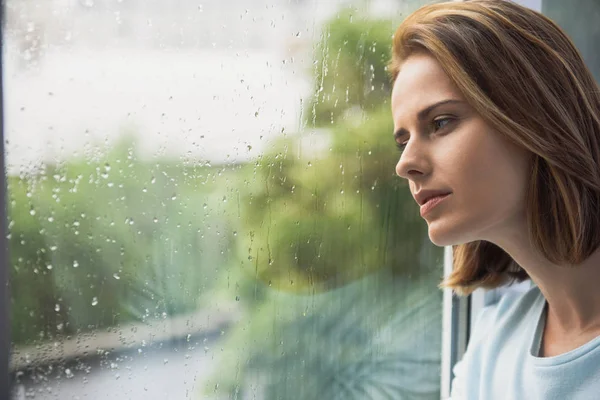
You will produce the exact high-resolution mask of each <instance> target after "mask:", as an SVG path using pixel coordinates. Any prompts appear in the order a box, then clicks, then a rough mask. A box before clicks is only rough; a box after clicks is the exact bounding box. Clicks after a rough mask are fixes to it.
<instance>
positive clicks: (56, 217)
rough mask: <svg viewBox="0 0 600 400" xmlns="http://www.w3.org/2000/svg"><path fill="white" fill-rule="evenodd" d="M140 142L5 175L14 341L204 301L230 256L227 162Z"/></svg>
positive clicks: (192, 306) (168, 312)
mask: <svg viewBox="0 0 600 400" xmlns="http://www.w3.org/2000/svg"><path fill="white" fill-rule="evenodd" d="M134 148H135V143H133V142H132V141H131V140H129V139H124V140H123V142H121V143H120V144H119V145H117V146H116V147H115V149H114V150H113V151H111V152H110V153H109V154H107V155H106V157H104V158H101V159H97V160H91V161H90V160H72V161H69V162H68V163H66V164H64V165H54V166H51V165H48V166H46V167H45V168H44V169H43V170H42V171H41V172H40V173H39V174H36V175H35V176H21V177H9V178H8V195H9V209H8V214H9V233H10V235H9V239H10V241H9V246H10V257H11V293H12V295H11V306H12V333H13V342H14V343H15V344H22V343H28V342H31V341H34V340H36V339H38V340H45V339H48V338H52V337H55V336H59V335H69V334H73V333H78V332H85V331H90V330H93V329H97V328H101V327H108V326H114V325H118V324H121V323H124V322H129V321H136V320H137V321H145V320H149V319H153V318H165V317H167V316H171V315H175V314H181V313H186V312H190V311H193V310H196V309H197V308H198V304H199V302H200V301H201V297H202V295H203V294H206V293H207V292H208V291H209V290H210V289H211V287H212V286H213V285H214V283H215V279H216V277H217V276H218V270H217V266H223V267H224V266H226V265H227V264H228V263H229V262H230V261H229V259H230V255H231V251H230V249H231V248H232V247H234V246H232V244H231V242H232V240H233V236H232V235H233V234H232V232H231V230H230V229H229V225H228V223H227V221H226V218H225V217H224V216H223V211H222V209H223V206H222V200H221V199H220V198H218V197H217V196H216V194H215V193H214V192H213V191H212V190H213V189H214V186H215V178H214V177H215V176H217V174H220V173H221V172H220V171H219V169H220V168H214V167H210V168H209V167H201V166H198V167H184V166H181V165H169V164H166V163H163V164H149V163H144V162H141V161H139V160H138V159H137V158H136V156H135V154H134V150H133V149H134ZM221 196H222V195H221Z"/></svg>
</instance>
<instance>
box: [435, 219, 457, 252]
mask: <svg viewBox="0 0 600 400" xmlns="http://www.w3.org/2000/svg"><path fill="white" fill-rule="evenodd" d="M440 222H441V221H435V222H432V223H429V231H428V233H429V240H430V241H431V243H433V244H434V245H436V246H439V247H444V246H453V245H456V244H459V242H460V241H459V240H457V237H456V234H455V232H453V231H452V230H451V229H449V227H448V226H444V224H443V223H440Z"/></svg>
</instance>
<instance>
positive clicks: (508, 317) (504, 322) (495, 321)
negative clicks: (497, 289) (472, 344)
mask: <svg viewBox="0 0 600 400" xmlns="http://www.w3.org/2000/svg"><path fill="white" fill-rule="evenodd" d="M544 302H545V300H544V297H543V296H542V293H541V292H540V289H539V288H538V287H537V286H535V285H534V286H532V287H530V288H529V289H527V290H525V291H517V290H510V288H508V290H505V291H504V292H503V294H502V295H501V296H500V297H499V298H498V299H497V301H495V302H492V303H491V304H489V305H487V306H485V307H483V309H482V310H481V311H480V313H479V316H478V317H477V318H476V322H475V324H474V326H473V329H472V332H473V339H475V338H476V336H484V335H487V334H489V333H490V332H491V330H494V329H495V328H496V329H497V328H502V327H505V328H510V329H511V330H513V329H514V325H515V324H516V323H519V324H521V323H523V322H526V323H532V324H533V323H536V318H535V317H536V315H537V314H538V311H540V310H541V309H542V307H543V305H544ZM527 316H530V317H531V318H527Z"/></svg>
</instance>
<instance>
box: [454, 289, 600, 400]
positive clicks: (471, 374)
mask: <svg viewBox="0 0 600 400" xmlns="http://www.w3.org/2000/svg"><path fill="white" fill-rule="evenodd" d="M545 304H546V300H545V299H544V296H543V295H542V293H541V292H540V290H539V288H538V287H537V286H533V287H532V288H531V289H529V290H528V291H527V292H526V293H510V292H508V293H506V294H505V295H504V296H503V297H502V298H501V299H500V301H499V302H498V303H496V304H493V305H490V306H487V307H485V308H484V309H483V310H482V311H481V313H480V315H479V317H478V319H477V322H476V324H475V328H474V330H473V334H472V336H471V339H470V341H469V345H468V347H467V351H466V353H465V355H464V357H463V359H462V360H461V361H460V362H458V363H457V364H456V366H455V367H454V370H453V371H454V374H455V378H454V380H453V382H452V400H462V399H468V400H494V399H503V400H505V399H506V400H513V399H514V400H523V399H526V400H536V399H540V400H542V399H543V400H565V399H569V400H599V399H600V336H598V337H596V338H595V339H593V340H591V341H590V342H588V343H586V344H584V345H583V346H580V347H578V348H576V349H574V350H572V351H569V352H567V353H564V354H560V355H558V356H555V357H538V354H539V349H540V343H541V337H542V333H543V331H544V324H545V322H546V307H545Z"/></svg>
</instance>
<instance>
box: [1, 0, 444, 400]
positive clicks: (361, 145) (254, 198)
mask: <svg viewBox="0 0 600 400" xmlns="http://www.w3.org/2000/svg"><path fill="white" fill-rule="evenodd" d="M424 2H425V1H416V0H412V1H409V0H405V1H383V0H381V1H372V2H364V1H358V0H357V1H341V0H340V1H337V2H336V1H331V2H317V1H306V0H285V1H284V0H255V1H252V2H247V1H241V0H240V1H228V2H217V1H208V2H198V1H190V0H178V1H158V0H143V1H142V0H7V1H6V2H5V5H6V23H5V32H4V38H3V39H4V44H5V49H4V59H5V62H4V73H5V115H6V121H5V123H6V137H5V140H6V163H7V172H8V219H9V221H8V226H9V243H10V266H11V270H10V283H11V299H10V300H11V312H12V326H11V330H12V343H11V345H12V349H11V350H12V355H11V374H12V375H11V377H12V380H13V383H14V385H13V393H12V398H13V399H19V400H21V399H28V398H36V399H90V398H93V399H112V400H114V399H215V400H217V399H218V400H220V399H258V400H271V399H273V400H275V399H286V400H288V399H291V400H295V399H298V400H307V399H365V398H370V399H439V396H440V387H439V385H440V360H441V323H442V316H441V308H442V307H441V304H442V293H441V291H439V290H438V289H437V288H436V286H437V284H438V283H439V280H440V278H441V274H442V262H443V251H442V249H439V248H436V247H434V246H433V245H432V244H431V243H430V242H429V240H428V236H427V226H426V224H425V222H424V221H422V219H421V218H420V217H419V212H418V207H417V205H416V204H415V203H414V200H413V199H412V197H411V195H410V193H409V190H408V187H407V186H406V184H405V183H404V182H402V181H401V180H400V179H399V178H398V177H397V176H395V173H394V167H395V163H396V161H397V158H398V153H397V150H396V148H395V143H394V141H393V139H392V135H391V133H392V128H393V125H392V119H391V113H390V111H389V109H390V105H389V96H390V92H391V88H390V83H389V80H388V77H387V72H386V71H385V65H386V64H387V61H388V60H389V57H390V45H391V35H392V33H393V31H394V29H395V28H396V27H397V25H398V24H399V23H400V22H401V20H402V18H403V17H404V16H406V15H407V13H408V12H410V11H411V10H413V9H415V8H417V7H418V6H419V5H421V4H422V3H424Z"/></svg>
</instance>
